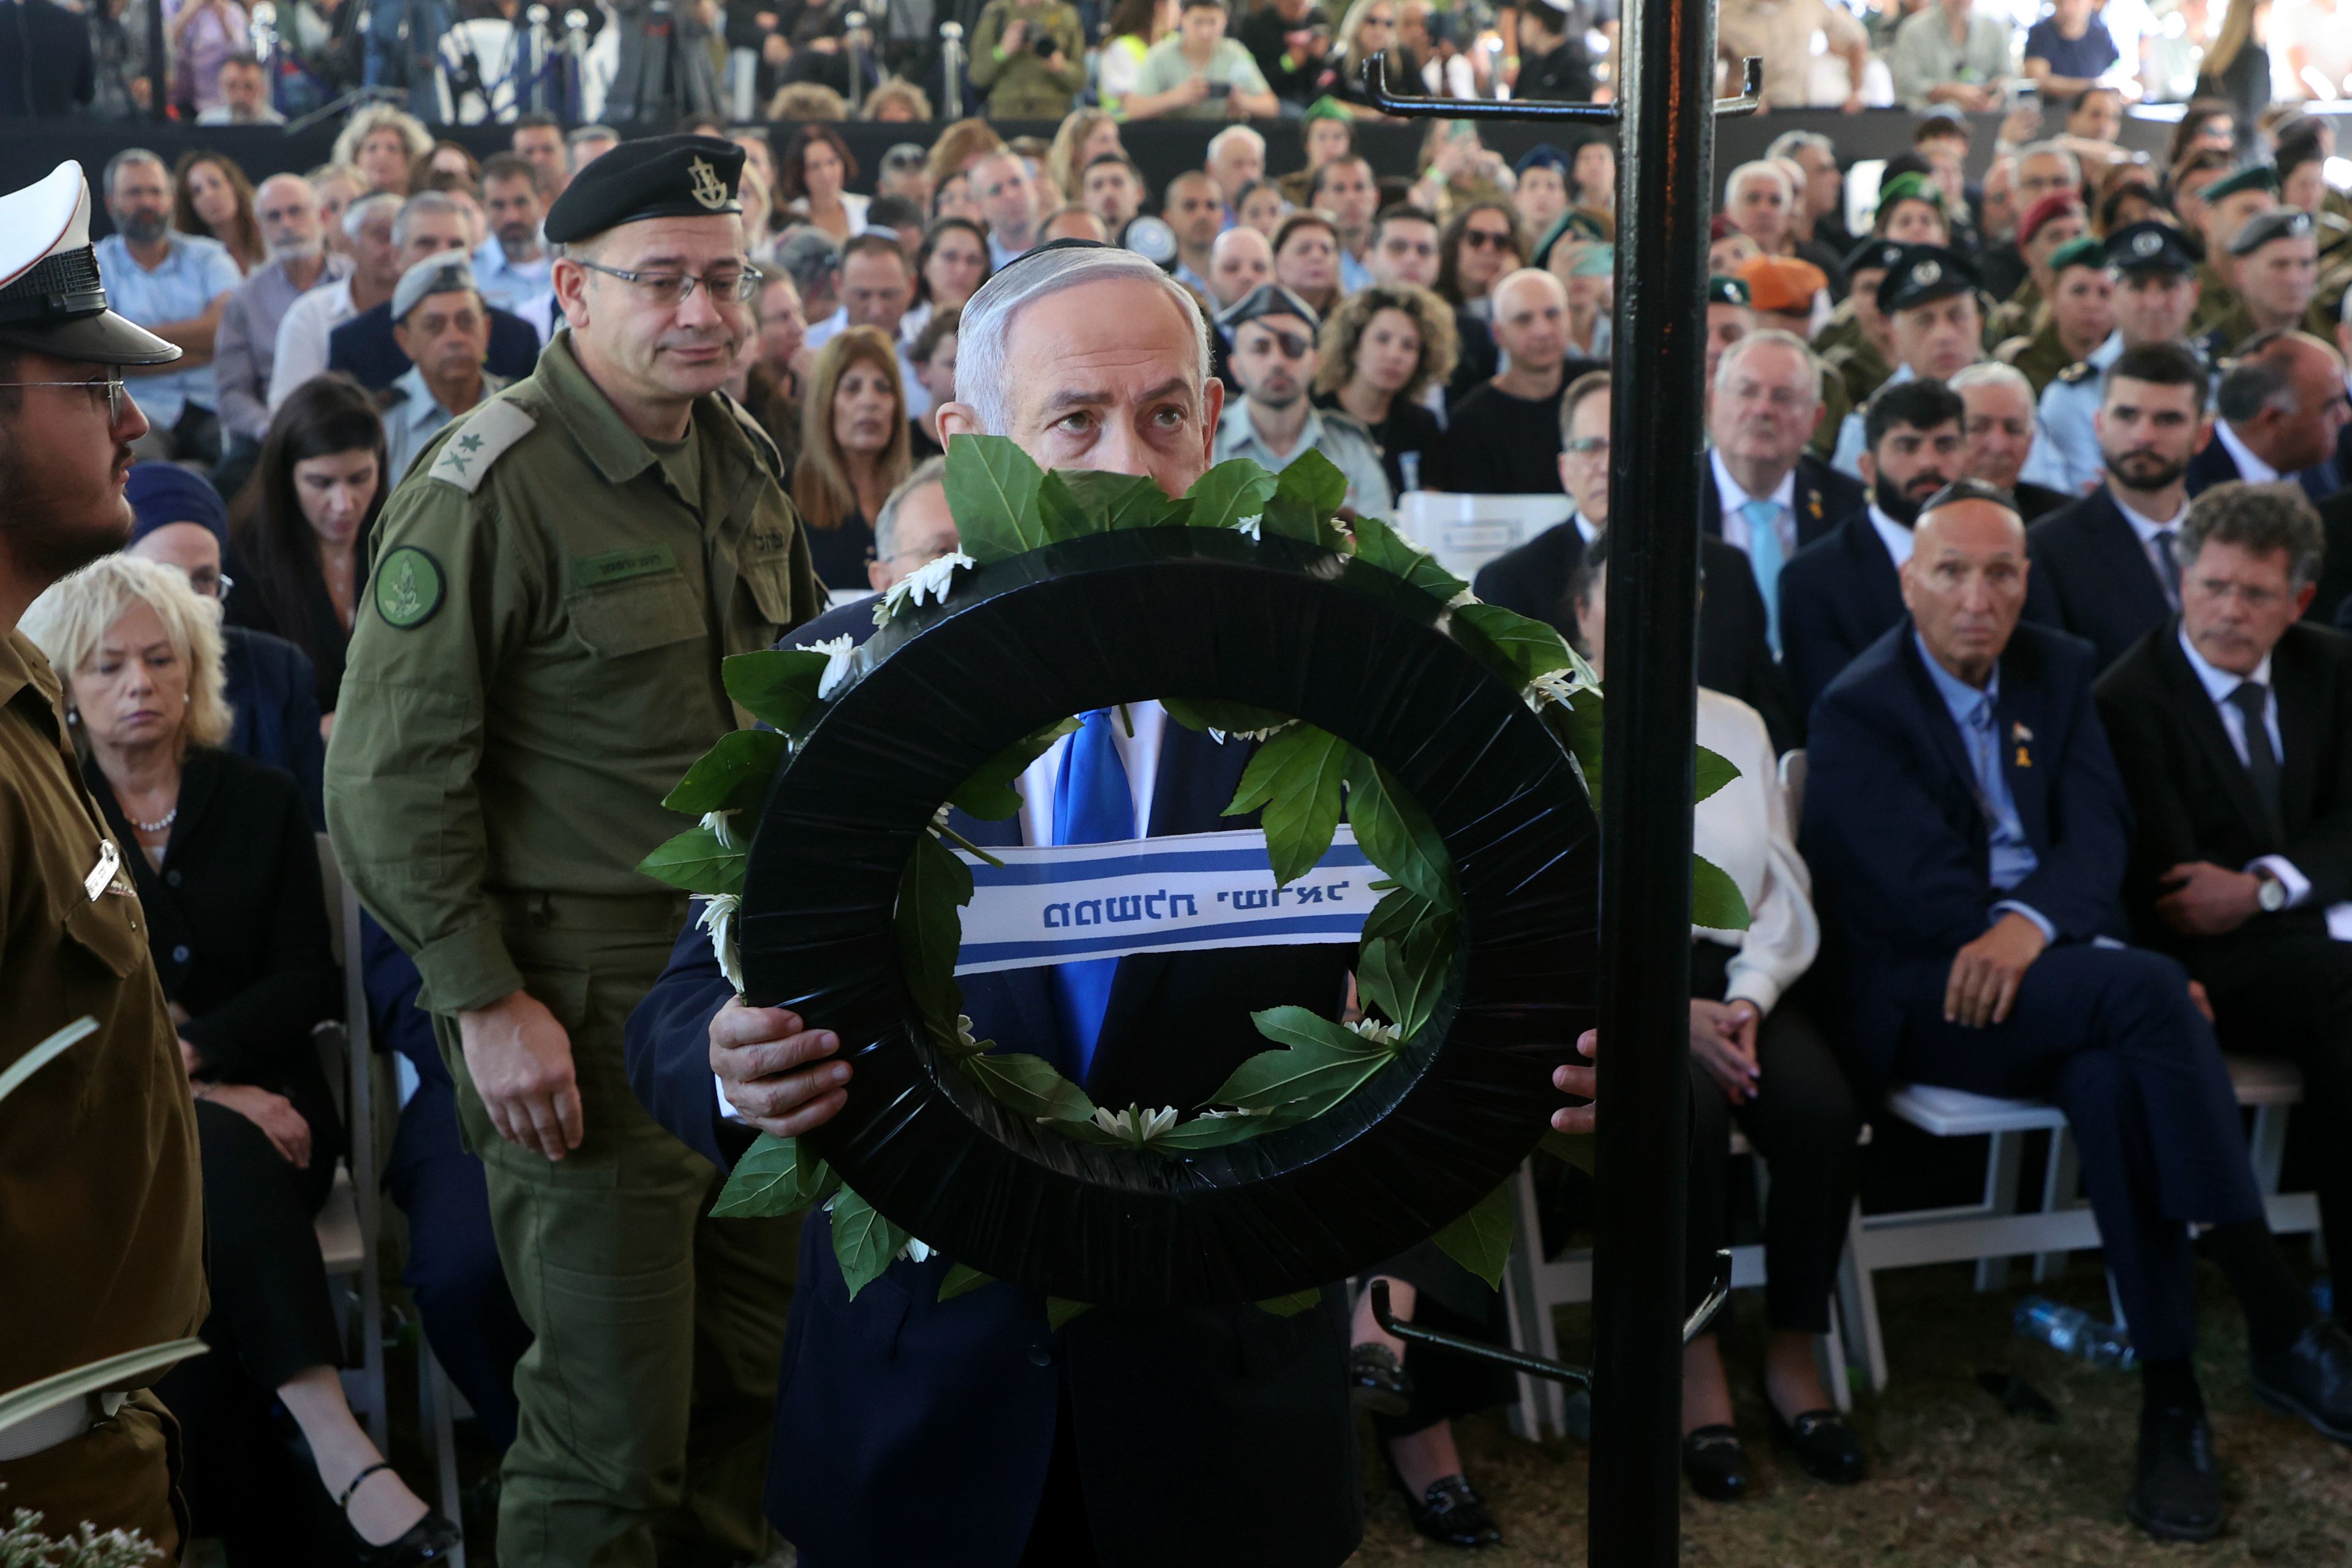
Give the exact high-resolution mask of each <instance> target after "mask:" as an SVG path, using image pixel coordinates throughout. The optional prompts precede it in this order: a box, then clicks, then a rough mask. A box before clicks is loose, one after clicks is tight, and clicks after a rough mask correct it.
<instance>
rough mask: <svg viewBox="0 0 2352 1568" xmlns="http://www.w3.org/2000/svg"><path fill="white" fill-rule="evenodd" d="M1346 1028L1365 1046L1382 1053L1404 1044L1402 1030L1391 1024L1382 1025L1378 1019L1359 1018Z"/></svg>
mask: <svg viewBox="0 0 2352 1568" xmlns="http://www.w3.org/2000/svg"><path fill="white" fill-rule="evenodd" d="M1347 1027H1348V1028H1349V1029H1351V1030H1353V1031H1354V1032H1355V1033H1356V1034H1357V1035H1358V1036H1359V1037H1361V1038H1362V1039H1363V1041H1364V1043H1365V1044H1367V1045H1371V1046H1378V1047H1380V1048H1381V1049H1382V1050H1384V1051H1392V1050H1394V1049H1396V1048H1397V1047H1399V1046H1401V1045H1402V1044H1404V1032H1403V1031H1402V1030H1401V1029H1399V1028H1398V1027H1397V1026H1395V1025H1393V1024H1383V1023H1381V1021H1380V1020H1379V1019H1378V1018H1359V1019H1357V1020H1356V1021H1355V1022H1354V1023H1352V1024H1349V1025H1348V1026H1347Z"/></svg>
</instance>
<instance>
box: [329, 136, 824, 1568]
mask: <svg viewBox="0 0 2352 1568" xmlns="http://www.w3.org/2000/svg"><path fill="white" fill-rule="evenodd" d="M742 162H743V154H742V153H741V151H740V149H739V148H737V147H736V146H734V145H733V144H732V143H730V142H724V141H720V140H718V139H716V138H712V137H706V136H666V137H658V138H655V139H652V140H649V141H643V142H625V143H623V144H622V145H621V146H619V147H616V148H614V150H613V151H612V152H610V153H605V154H604V156H603V157H601V158H599V159H597V160H596V161H595V162H594V163H591V164H589V165H588V166H587V168H586V169H584V170H583V172H582V173H581V174H579V175H577V176H575V177H574V178H573V180H572V184H571V185H570V186H569V187H568V188H567V189H566V190H565V192H564V193H563V195H562V196H561V197H559V198H558V199H557V201H556V203H555V205H553V206H552V207H551V208H550V209H549V212H548V215H547V219H546V234H547V237H548V239H549V240H550V241H551V243H552V244H554V245H555V246H556V247H558V249H557V253H556V254H557V259H556V261H555V264H554V274H553V284H554V288H555V292H556V296H557V299H558V300H559V301H560V303H561V305H562V312H563V319H564V321H566V322H567V323H568V325H567V326H566V327H565V328H564V329H563V330H562V331H558V332H557V333H556V334H555V337H554V339H553V341H552V342H550V343H549V345H548V347H547V349H546V351H545V352H544V353H542V354H541V356H540V360H539V365H538V368H537V369H536V370H535V371H534V372H533V373H532V374H530V376H528V377H525V378H524V379H523V380H521V381H519V382H517V383H515V384H513V385H512V386H509V387H508V388H506V389H505V390H504V391H502V392H500V393H499V394H498V395H495V396H493V397H490V398H488V399H486V400H485V401H483V402H482V403H481V404H479V405H477V406H476V407H475V408H474V409H472V410H471V411H470V412H468V413H467V414H466V415H464V416H460V417H458V418H457V419H455V420H453V421H452V422H451V423H450V425H449V426H448V427H447V428H446V429H445V430H444V431H442V432H441V434H440V435H439V436H438V437H436V439H435V441H434V442H433V443H432V444H431V445H429V446H427V447H425V449H424V451H423V452H422V453H420V454H419V456H418V457H417V458H416V459H415V465H414V467H413V468H411V469H410V471H409V475H408V477H407V479H405V480H404V482H403V483H402V484H401V486H400V488H399V489H397V490H396V491H394V494H393V497H392V499H391V500H390V501H389V502H388V503H387V504H386V506H385V508H384V510H383V518H382V520H381V521H379V523H378V525H377V529H376V537H375V539H374V548H373V560H374V562H375V563H376V564H375V569H374V572H373V576H372V578H371V581H370V584H369V586H368V591H367V593H366V594H365V595H363V596H362V606H361V610H360V614H359V616H358V617H357V620H356V622H355V624H354V626H353V628H352V645H351V654H350V661H349V666H348V671H347V674H346V676H345V679H344V686H343V697H342V700H341V705H340V707H339V712H338V715H337V717H338V722H337V724H336V727H335V735H334V739H333V742H332V744H331V746H330V748H329V751H328V757H327V819H328V825H329V827H330V829H331V832H332V833H333V835H334V838H335V843H336V847H337V849H338V851H339V852H340V854H341V860H342V866H343V868H344V871H345V874H346V875H348V876H349V877H350V878H351V879H352V882H353V883H354V884H355V885H356V886H357V888H358V889H359V891H360V896H361V898H362V900H364V901H365V903H366V904H367V907H368V908H369V909H370V910H373V912H374V914H375V915H376V917H377V918H378V919H379V920H381V921H383V924H384V927H385V929H386V930H387V931H390V932H391V933H392V935H393V937H394V939H395V940H396V941H397V942H399V943H400V944H401V946H402V947H404V949H406V950H407V951H408V952H410V953H411V954H412V955H414V957H415V960H416V967H417V970H418V972H419V973H420V974H421V975H422V976H423V979H424V989H423V992H422V995H421V997H420V1000H421V1002H422V1004H423V1005H424V1006H425V1007H426V1008H427V1009H428V1010H429V1011H430V1012H431V1013H432V1014H433V1016H434V1023H435V1028H436V1033H437V1035H438V1037H439V1039H440V1044H441V1049H442V1053H443V1055H444V1057H445V1058H446V1060H447V1062H448V1064H449V1069H450V1071H451V1073H452V1074H453V1075H454V1076H455V1078H456V1079H457V1093H458V1104H459V1115H460V1120H461V1124H462V1126H463V1130H464V1131H465V1135H466V1139H467V1143H468V1144H469V1145H470V1146H471V1147H472V1148H473V1149H474V1151H475V1152H478V1154H479V1155H480V1156H481V1158H482V1161H483V1163H484V1165H485V1166H486V1167H487V1169H488V1179H489V1194H490V1210H491V1223H492V1226H493V1228H494V1230H495V1231H496V1234H497V1237H498V1243H499V1256H500V1258H501V1259H502V1260H503V1262H504V1264H505V1268H506V1274H507V1279H508V1281H509V1284H510V1285H511V1286H512V1287H513V1289H514V1295H515V1300H516V1303H517V1304H518V1306H520V1309H521V1310H522V1315H523V1317H524V1319H525V1321H528V1322H529V1323H530V1327H531V1329H532V1331H533V1332H534V1334H535V1335H536V1341H535V1342H534V1343H533V1345H532V1347H531V1349H530V1352H528V1353H527V1354H526V1355H525V1356H524V1357H523V1360H522V1363H521V1365H520V1367H519V1368H518V1369H517V1371H516V1373H515V1393H516V1396H517V1399H518V1401H519V1403H520V1406H521V1415H520V1431H519V1433H518V1436H517V1437H516V1439H515V1443H514V1446H513V1447H512V1448H510V1449H509V1451H508V1454H507V1457H506V1462H505V1468H504V1482H505V1486H504V1494H503V1497H502V1500H501V1501H500V1504H499V1562H500V1563H503V1564H505V1565H506V1568H542V1565H543V1568H558V1565H562V1568H583V1565H587V1564H598V1565H604V1564H612V1565H628V1568H652V1565H653V1564H654V1563H656V1560H658V1561H659V1562H660V1563H664V1564H671V1563H691V1564H705V1563H709V1564H718V1563H730V1562H737V1561H744V1560H757V1559H759V1558H760V1557H761V1556H762V1555H764V1554H765V1552H766V1551H767V1549H768V1547H769V1545H770V1540H769V1531H768V1527H767V1525H766V1523H765V1521H763V1520H762V1518H761V1512H760V1508H759V1492H760V1488H761V1477H762V1473H763V1468H764V1464H765V1460H766V1452H767V1442H768V1431H769V1418H770V1408H771V1405H772V1394H773V1390H774V1386H775V1371H776V1365H777V1362H778V1358H779V1356H780V1354H781V1352H782V1342H783V1330H784V1321H785V1315H786V1311H787V1309H788V1307H789V1305H790V1300H791V1288H792V1279H793V1244H794V1240H795V1227H794V1226H791V1225H789V1224H783V1223H779V1222H775V1221H766V1220H762V1221H743V1220H716V1221H714V1220H710V1219H708V1218H706V1217H704V1216H705V1215H706V1214H707V1211H708V1210H709V1206H710V1201H711V1198H712V1196H713V1194H714V1193H715V1191H716V1189H717V1185H718V1173H716V1172H715V1171H714V1170H713V1169H712V1167H711V1166H710V1165H709V1163H706V1162H705V1161H704V1160H703V1159H702V1158H701V1157H700V1156H699V1155H698V1154H695V1153H693V1152H689V1151H688V1149H687V1148H686V1146H685V1145H683V1144H681V1143H679V1142H677V1141H676V1140H675V1139H673V1138H672V1137H671V1136H670V1135H669V1134H668V1133H667V1132H666V1131H663V1130H662V1129H661V1128H660V1127H659V1126H658V1125H657V1124H656V1122H655V1121H653V1120H652V1119H651V1118H650V1117H648V1116H647V1115H646V1113H645V1112H644V1110H641V1109H640V1108H639V1107H638V1105H637V1103H636V1101H635V1099H634V1098H633V1096H632V1095H631V1094H630V1091H629V1088H628V1084H627V1082H626V1080H625V1076H624V1070H623V1061H622V1055H623V1045H622V1026H623V1023H624V1021H625V1019H626V1018H627V1017H628V1015H629V1011H630V1009H631V1008H632V1007H633V1006H635V1004H636V1002H637V1001H638V999H639V998H640V996H641V995H642V994H644V992H645V991H646V988H647V986H648V985H649V984H651V983H652V981H653V980H654V978H655V977H656V975H658V974H659V973H661V969H662V965H663V963H664V962H665V961H666V960H667V957H668V955H669V950H670V944H671V942H672V939H673V938H674V937H675V935H676V933H677V928H678V926H679V923H680V922H681V921H682V920H683V919H684V918H685V916H686V913H687V910H686V900H685V898H684V895H682V894H676V893H673V892H672V891H671V890H669V889H667V888H665V887H663V886H662V885H661V884H660V883H657V882H656V881H654V880H652V879H650V878H647V877H645V876H643V875H641V874H640V873H639V872H638V871H637V869H636V867H637V864H638V862H639V860H640V859H642V858H644V857H645V855H646V853H647V852H648V851H650V850H652V849H653V848H654V847H656V846H657V845H659V844H660V843H661V842H662V841H663V840H664V839H666V838H667V837H670V836H671V835H672V834H674V833H675V832H677V830H678V829H679V828H680V827H681V826H683V824H682V823H681V821H680V819H679V818H677V816H673V815H671V814H670V813H668V812H666V811H664V810H663V809H662V806H661V800H662V797H663V795H665V794H666V793H667V791H668V790H669V788H670V786H671V785H673V784H676V783H677V779H678V777H679V775H680V774H682V773H684V772H685V771H686V769H687V767H688V765H689V764H690V763H693V762H694V761H695V760H696V759H697V758H698V757H699V756H700V755H701V754H702V753H703V752H704V751H706V750H707V749H709V746H710V745H711V743H712V742H714V741H716V740H717V739H718V737H719V735H720V734H722V733H724V732H725V731H728V730H730V729H733V728H736V727H738V726H740V725H743V724H747V723H748V722H749V718H748V716H747V715H745V714H744V713H742V712H741V711H740V710H738V709H736V708H735V707H734V706H733V705H732V704H731V703H730V700H729V699H728V696H727V693H726V690H725V689H724V687H723V686H722V684H721V678H720V670H719V661H720V659H721V658H723V657H724V656H726V655H729V654H734V653H743V652H748V651H751V650H753V649H757V648H763V647H768V646H769V645H770V644H771V643H772V642H774V641H775V640H776V639H777V638H778V637H780V636H782V634H783V633H784V632H785V631H786V630H787V629H788V628H790V627H791V626H794V625H795V624H797V623H799V622H801V621H803V620H806V619H808V618H809V617H810V616H813V615H814V613H815V612H816V611H817V610H818V609H820V608H821V607H822V606H823V604H824V600H823V598H822V596H821V591H820V589H819V588H818V585H817V582H816V577H815V574H814V571H813V570H812V568H811V565H810V559H809V552H808V547H807V542H806V541H805V539H804V538H803V534H802V531H801V524H800V521H799V519H798V517H797V516H796V515H795V514H794V512H793V509H792V506H791V504H790V503H789V502H788V501H787V500H785V498H784V494H783V491H782V489H781V488H780V479H781V477H782V475H781V468H782V465H781V463H780V462H779V460H778V458H777V456H776V452H775V449H774V448H773V447H772V446H771V445H770V444H769V442H768V441H767V440H766V439H765V437H762V436H761V434H760V432H759V429H758V427H757V426H755V425H754V424H753V423H752V422H751V419H750V418H749V416H746V415H745V414H744V412H743V411H742V410H741V409H740V407H738V406H736V405H734V404H732V403H731V402H730V401H729V400H728V399H727V398H726V396H725V395H723V394H721V393H720V392H719V385H720V384H721V383H722V382H723V381H724V379H725V378H726V374H727V371H728V367H729V366H730V364H732V363H734V361H735V358H736V354H737V351H738V350H739V349H740V346H741V344H742V342H743V339H744V336H745V334H746V333H749V332H751V331H754V330H755V329H754V327H753V324H752V320H751V313H750V309H749V305H748V301H749V300H751V297H752V296H753V294H754V293H755V292H756V290H757V289H758V287H759V284H760V274H759V272H758V271H757V270H756V269H754V268H752V267H751V265H750V263H749V260H748V258H747V253H746V246H745V236H744V233H743V226H742V219H741V217H740V213H741V206H740V203H739V202H738V200H737V198H736V182H737V178H738V175H739V174H740V170H741V166H742Z"/></svg>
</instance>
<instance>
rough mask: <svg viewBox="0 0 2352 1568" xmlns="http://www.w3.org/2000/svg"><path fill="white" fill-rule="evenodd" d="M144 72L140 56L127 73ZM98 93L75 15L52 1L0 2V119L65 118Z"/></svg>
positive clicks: (83, 30)
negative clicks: (28, 117) (29, 116)
mask: <svg viewBox="0 0 2352 1568" xmlns="http://www.w3.org/2000/svg"><path fill="white" fill-rule="evenodd" d="M146 67H147V61H146V58H145V57H144V56H142V57H141V58H139V60H138V62H137V63H136V64H135V65H134V67H133V69H137V70H144V69H145V68H146ZM97 91H98V76H97V68H96V66H95V65H94V63H93V62H92V60H91V58H90V52H89V22H88V21H87V20H86V19H85V18H84V17H83V16H81V15H80V14H79V12H75V11H68V10H67V9H66V8H65V7H64V6H62V5H53V4H51V0H0V119H7V120H17V119H22V118H23V117H25V116H26V115H38V116H41V117H42V118H44V119H54V118H58V117H61V116H64V115H68V114H71V113H73V112H74V110H76V109H86V108H88V107H89V100H91V98H92V97H94V96H95V95H96V93H97ZM27 93H29V94H30V95H31V97H30V99H29V100H27V98H26V94H27Z"/></svg>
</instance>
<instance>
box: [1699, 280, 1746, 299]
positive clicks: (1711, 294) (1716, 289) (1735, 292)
mask: <svg viewBox="0 0 2352 1568" xmlns="http://www.w3.org/2000/svg"><path fill="white" fill-rule="evenodd" d="M1706 302H1707V303H1708V304H1710V305H1745V304H1747V303H1748V285H1747V284H1745V283H1743V282H1741V281H1740V280H1739V279H1737V278H1725V277H1721V276H1717V277H1714V278H1710V279H1707V280H1706Z"/></svg>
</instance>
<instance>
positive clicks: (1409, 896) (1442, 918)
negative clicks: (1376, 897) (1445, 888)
mask: <svg viewBox="0 0 2352 1568" xmlns="http://www.w3.org/2000/svg"><path fill="white" fill-rule="evenodd" d="M1423 926H1429V927H1432V928H1433V929H1434V930H1435V931H1436V932H1437V935H1436V936H1434V937H1433V938H1431V939H1427V940H1431V941H1433V942H1435V943H1436V944H1437V946H1438V947H1439V948H1440V949H1441V950H1443V949H1444V948H1445V947H1446V946H1448V944H1450V943H1451V942H1453V940H1454V915H1453V912H1452V911H1451V910H1446V909H1444V908H1442V907H1440V906H1439V905H1436V904H1433V903H1431V902H1430V901H1429V900H1427V899H1424V898H1423V897H1421V896H1420V895H1419V894H1417V893H1414V892H1412V890H1410V889H1405V888H1396V889H1391V891H1389V892H1386V893H1383V894H1381V900H1380V902H1378V903H1376V904H1374V905H1373V906H1372V912H1371V913H1370V915H1369V916H1367V917H1366V918H1365V921H1364V930H1363V934H1362V936H1361V937H1360V939H1359V940H1360V942H1365V943H1370V942H1381V941H1388V942H1403V943H1405V944H1406V945H1407V946H1408V947H1410V946H1413V945H1415V944H1416V943H1418V942H1421V941H1422V940H1423V939H1422V938H1420V937H1417V936H1416V935H1415V934H1414V933H1415V931H1417V930H1418V929H1419V928H1421V927H1423Z"/></svg>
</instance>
